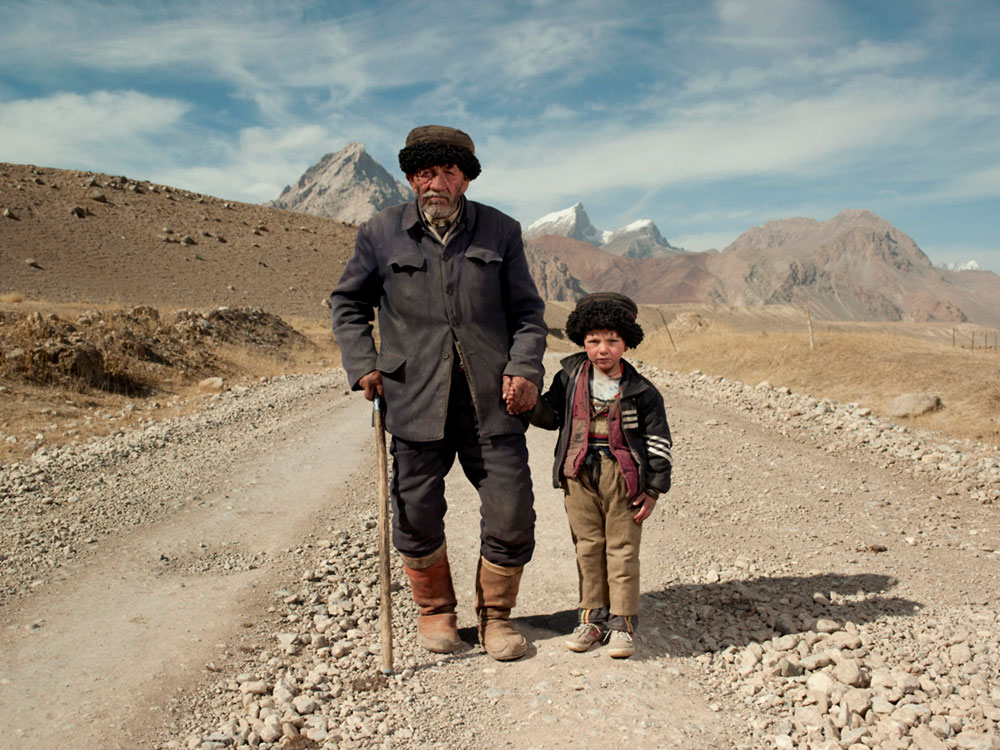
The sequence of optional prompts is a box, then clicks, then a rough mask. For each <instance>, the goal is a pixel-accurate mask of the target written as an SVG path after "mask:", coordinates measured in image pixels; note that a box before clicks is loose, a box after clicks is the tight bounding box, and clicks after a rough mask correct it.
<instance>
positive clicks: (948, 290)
mask: <svg viewBox="0 0 1000 750" xmlns="http://www.w3.org/2000/svg"><path fill="white" fill-rule="evenodd" d="M393 183H395V184H396V185H397V186H399V189H400V192H399V193H395V194H392V192H391V189H390V188H391V186H392V184H393ZM320 187H322V188H323V191H322V192H321V191H320ZM403 190H405V188H403V186H402V185H401V183H398V181H396V180H393V179H392V178H391V177H390V176H389V175H388V173H387V172H386V171H385V170H384V169H382V168H381V166H379V165H378V164H377V162H375V161H374V160H373V159H372V158H371V157H370V156H369V155H368V154H367V153H366V152H365V151H364V147H363V146H361V144H351V145H350V146H348V147H346V148H345V149H343V150H341V151H340V152H337V153H335V154H327V155H326V156H324V157H323V159H321V160H320V162H319V163H317V164H316V165H314V166H313V167H310V168H309V170H307V172H306V173H305V174H304V175H303V176H302V178H300V180H299V182H298V183H297V184H296V188H294V189H293V188H286V190H285V191H284V192H283V193H282V196H281V198H279V200H278V201H276V202H275V203H274V204H273V205H277V206H280V207H285V208H290V209H292V210H298V211H303V212H305V213H318V214H319V215H323V216H330V217H332V218H337V219H340V220H341V221H348V222H354V223H356V222H357V221H359V220H363V219H364V218H367V215H365V216H363V217H362V215H361V214H362V212H359V211H357V210H356V209H357V207H358V206H359V205H361V206H362V207H363V208H364V209H365V210H366V211H369V212H370V214H368V215H371V214H374V213H375V211H376V210H378V209H377V208H376V206H377V205H380V204H379V201H378V200H375V199H374V198H368V196H379V197H380V199H381V198H382V197H384V199H385V200H387V201H389V202H390V203H392V202H399V201H400V200H409V199H410V196H409V194H408V193H407V194H406V195H402V191H403ZM330 195H333V196H352V199H351V200H348V201H344V202H343V204H344V205H347V206H349V207H350V209H351V211H353V213H351V212H348V211H347V210H346V209H345V210H343V211H340V212H339V213H338V212H337V210H336V208H335V206H336V205H339V204H337V203H335V202H333V201H331V200H330V199H329V198H327V199H326V201H325V202H323V204H322V209H320V208H319V204H320V202H321V199H322V198H325V197H326V196H330ZM357 196H365V199H364V200H362V199H361V198H358V197H357ZM523 234H524V238H525V248H526V252H527V256H528V262H529V265H530V267H531V270H532V274H533V275H534V277H535V279H536V282H537V284H538V287H539V289H540V291H541V293H542V294H543V296H545V297H546V298H547V299H551V300H562V301H566V300H575V299H579V298H580V297H581V296H582V295H584V294H586V293H587V292H588V291H595V290H607V291H617V292H622V293H625V294H629V295H630V296H632V297H633V298H634V299H635V300H636V301H637V302H640V303H648V304H656V303H672V302H695V303H721V304H730V305H739V306H749V305H767V304H790V305H795V306H799V307H805V306H808V307H809V309H810V310H811V312H812V313H813V314H814V315H815V316H817V317H820V318H827V319H831V320H885V321H902V320H905V321H914V322H921V321H950V322H960V321H966V320H969V321H974V322H978V323H988V324H993V325H995V324H998V323H1000V309H997V304H996V300H998V299H1000V276H997V275H996V274H995V273H992V272H990V271H979V270H950V269H948V268H943V267H935V266H934V265H933V264H932V263H931V261H930V259H929V258H928V257H927V256H926V255H925V254H924V253H923V251H922V250H921V249H920V248H919V247H918V246H917V244H916V243H915V242H914V241H913V239H912V238H910V237H909V236H908V235H907V234H906V233H905V232H903V231H901V230H900V229H898V228H896V227H894V226H893V225H892V224H890V223H889V222H887V221H885V220H884V219H882V218H881V217H879V216H877V215H876V214H874V213H872V212H871V211H868V210H864V209H847V210H844V211H842V212H841V213H839V214H837V215H836V216H834V217H833V218H832V219H829V220H827V221H817V220H815V219H810V218H790V219H782V220H778V221H771V222H768V223H767V224H764V225H763V226H758V227H752V228H751V229H748V230H747V231H746V232H744V233H743V234H741V235H740V236H739V237H737V238H736V239H735V240H734V241H733V242H732V243H731V244H730V245H729V246H728V247H726V248H725V249H723V250H722V251H721V252H720V251H715V250H711V251H706V252H686V251H685V250H683V249H682V248H679V247H675V246H673V245H671V244H670V243H669V242H668V241H667V240H666V239H665V238H664V237H663V235H662V234H661V233H660V231H659V229H658V228H657V227H656V225H655V224H654V223H653V222H652V221H651V220H649V219H641V220H638V221H635V222H632V223H630V224H628V225H627V226H624V227H622V228H620V229H617V230H613V231H606V230H605V231H602V230H599V229H597V228H596V227H595V226H594V225H593V224H592V223H591V221H590V219H589V217H588V216H587V212H586V211H585V210H584V207H583V204H582V203H576V204H574V205H573V206H570V207H569V208H567V209H564V210H562V211H556V212H553V213H549V214H546V215H544V216H542V217H541V218H539V219H536V220H535V221H533V222H531V223H530V224H528V225H527V226H526V227H525V228H524V233H523ZM967 267H968V266H967Z"/></svg>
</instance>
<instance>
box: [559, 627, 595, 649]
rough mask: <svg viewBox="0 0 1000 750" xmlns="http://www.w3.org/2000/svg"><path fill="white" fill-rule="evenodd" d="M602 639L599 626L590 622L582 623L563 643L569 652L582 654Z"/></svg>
mask: <svg viewBox="0 0 1000 750" xmlns="http://www.w3.org/2000/svg"><path fill="white" fill-rule="evenodd" d="M603 638H604V633H603V632H602V631H601V628H600V626H598V625H595V624H594V623H592V622H582V623H580V624H579V625H577V626H576V630H574V631H573V632H572V633H570V634H569V636H568V637H567V638H566V640H565V641H564V643H565V644H566V648H568V649H569V650H570V651H576V652H577V653H582V652H583V651H586V650H587V649H588V648H590V647H591V646H593V645H594V644H595V643H597V642H598V641H600V640H602V639H603Z"/></svg>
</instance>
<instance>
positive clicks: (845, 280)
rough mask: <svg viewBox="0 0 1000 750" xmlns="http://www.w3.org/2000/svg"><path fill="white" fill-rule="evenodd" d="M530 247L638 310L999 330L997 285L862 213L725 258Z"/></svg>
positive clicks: (790, 223)
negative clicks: (951, 266) (674, 308)
mask: <svg viewBox="0 0 1000 750" xmlns="http://www.w3.org/2000/svg"><path fill="white" fill-rule="evenodd" d="M529 242H530V244H531V245H532V246H533V247H534V248H535V249H536V250H538V251H539V252H547V253H549V254H550V255H551V256H553V257H555V258H558V259H559V260H560V261H562V262H563V263H565V265H566V267H567V269H568V271H569V273H570V274H571V275H573V276H574V277H576V278H577V279H579V281H580V283H581V284H582V286H583V287H584V288H585V289H587V290H589V291H594V290H597V289H601V290H607V291H618V292H623V293H625V294H629V295H631V296H633V297H634V298H635V300H636V301H637V302H640V303H648V304H656V303H673V302H697V303H722V304H730V305H736V306H752V305H768V304H786V305H794V306H797V307H805V306H808V307H809V308H810V310H811V311H812V313H813V315H815V316H816V317H820V318H826V319H829V320H869V321H875V320H884V321H910V322H933V321H938V322H961V321H967V320H968V321H973V322H977V323H983V324H989V325H997V324H998V323H1000V309H998V306H997V305H996V302H995V301H996V300H998V299H1000V276H997V275H996V274H994V273H992V272H989V271H976V272H969V271H950V270H946V269H942V268H938V267H935V266H934V265H933V264H932V263H931V261H930V259H929V258H928V257H927V256H926V255H925V254H924V252H923V251H922V250H921V249H920V248H919V247H918V246H917V244H916V243H915V242H914V241H913V239H912V238H911V237H909V236H908V235H907V234H906V233H905V232H903V231H901V230H900V229H898V228H896V227H895V226H893V225H892V224H890V223H889V222H888V221H886V220H885V219H883V218H881V217H880V216H878V215H876V214H874V213H873V212H871V211H869V210H867V209H847V210H844V211H842V212H840V213H839V214H837V215H836V216H835V217H833V218H832V219H829V220H827V221H817V220H815V219H809V218H791V219H782V220H779V221H772V222H768V223H767V224H764V225H763V226H759V227H752V228H751V229H749V230H747V231H746V232H744V233H743V234H741V235H740V236H739V237H737V238H736V239H735V240H734V241H733V242H732V243H731V244H730V245H729V246H728V247H726V248H725V250H723V251H722V252H704V253H674V254H672V255H670V256H668V257H660V258H634V257H615V256H612V255H610V254H609V253H607V252H604V251H602V250H599V249H598V248H597V247H595V246H594V245H592V244H589V243H583V242H580V241H578V240H573V239H571V238H569V237H567V236H556V235H553V234H549V235H544V236H539V237H535V238H533V239H531V240H529Z"/></svg>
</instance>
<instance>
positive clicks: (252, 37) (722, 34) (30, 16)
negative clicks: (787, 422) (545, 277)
mask: <svg viewBox="0 0 1000 750" xmlns="http://www.w3.org/2000/svg"><path fill="white" fill-rule="evenodd" d="M0 18H2V19H3V21H2V23H0V161H11V162H20V163H32V164H39V165H45V166H52V167H60V168H69V169H90V170H96V171H102V172H108V173H112V174H126V175H128V176H129V177H134V178H137V179H149V180H153V181H156V182H162V183H167V184H171V185H176V186H179V187H185V188H189V189H193V190H197V191H199V192H204V193H209V194H212V195H216V196H219V197H222V198H228V199H234V200H246V201H253V202H261V201H265V200H269V199H272V198H276V197H277V196H278V194H279V193H280V191H281V190H282V188H283V187H284V186H285V185H286V184H288V183H291V182H294V181H295V180H296V179H297V178H298V177H299V175H301V173H302V172H303V171H304V170H305V169H306V168H307V167H308V166H309V165H311V164H313V163H315V162H316V161H317V160H318V159H319V158H320V157H321V156H322V155H323V154H325V153H328V152H330V151H336V150H338V149H340V148H342V147H343V146H345V145H347V144H348V143H350V142H352V141H361V142H362V143H364V144H365V146H366V147H367V149H368V151H369V152H370V153H371V154H372V155H373V156H374V157H375V158H376V159H377V160H378V161H379V162H381V163H382V164H383V165H384V166H386V167H387V168H388V169H389V170H390V171H391V172H393V173H394V174H396V173H398V168H397V162H396V153H397V152H398V150H399V148H400V147H401V145H402V141H403V139H404V138H405V136H406V133H407V132H408V131H409V129H410V128H411V127H413V126H414V125H420V124H427V123H442V124H451V125H455V126H457V127H460V128H462V129H463V130H466V131H467V132H468V133H469V134H471V135H472V137H473V138H474V139H475V141H476V148H477V154H478V155H479V157H480V160H481V161H482V163H483V174H482V176H481V177H480V178H479V179H478V180H476V181H475V182H474V183H473V184H472V186H471V188H470V192H469V195H470V197H473V198H475V199H476V200H481V201H484V202H487V203H492V204H494V205H496V206H498V207H500V208H502V209H504V210H506V211H508V212H509V213H511V214H512V215H513V216H515V217H516V218H518V219H520V220H521V221H522V222H523V223H525V224H526V223H529V222H531V221H533V220H534V219H536V218H538V217H539V216H541V215H543V214H545V213H548V212H550V211H553V210H557V209H562V208H566V207H568V206H570V205H572V204H573V203H575V202H577V201H582V202H583V204H584V206H585V207H586V209H587V213H588V214H589V215H590V217H591V220H592V221H593V223H594V224H595V225H596V226H597V227H598V228H600V229H614V228H617V227H619V226H622V225H624V224H627V223H629V222H631V221H633V220H635V219H639V218H651V219H653V220H654V221H655V222H656V224H657V226H658V227H659V228H660V230H661V231H662V232H663V234H664V235H665V236H666V237H667V238H668V239H669V240H670V241H671V242H673V243H674V244H677V245H681V246H684V247H686V248H687V249H689V250H704V249H707V248H709V247H716V248H719V249H721V248H723V247H724V246H725V245H726V244H728V243H729V242H730V241H731V240H732V239H734V238H735V237H736V236H737V235H738V234H739V233H740V232H742V231H744V230H746V229H748V228H749V227H751V226H753V225H756V224H762V223H764V222H766V221H770V220H773V219H781V218H787V217H791V216H808V217H811V218H815V219H819V220H825V219H829V218H831V217H832V216H834V215H835V214H837V213H838V212H839V211H841V210H842V209H844V208H868V209H871V210H873V211H875V212H876V213H877V214H879V215H881V216H882V217H883V218H885V219H887V220H888V221H890V222H892V223H893V224H895V225H896V226H897V227H899V228H900V229H902V230H903V231H905V232H906V233H908V234H909V235H910V236H911V237H913V238H914V239H915V240H916V241H917V244H919V245H920V246H921V248H922V249H923V250H924V251H925V252H926V253H927V254H928V255H929V256H930V257H931V259H932V260H934V261H935V262H942V261H959V262H961V261H966V260H969V259H976V260H977V261H978V262H979V263H980V264H981V265H982V266H983V267H985V268H990V269H991V270H994V271H998V272H1000V218H998V217H1000V56H998V52H997V49H998V47H1000V45H998V44H997V39H1000V3H997V2H996V1H995V0H948V1H944V0H928V1H926V2H924V1H921V0H913V1H905V2H904V1H899V2H894V1H892V0H879V1H878V2H871V1H870V0H857V1H856V2H850V1H847V0H843V1H841V2H824V1H822V0H811V1H810V0H716V1H715V2H702V1H697V2H696V1H694V0H691V1H690V2H686V1H680V0H679V1H676V2H666V1H664V2H649V0H644V1H643V2H628V1H623V2H609V1H608V0H603V1H599V0H592V1H589V0H583V1H579V2H560V1H558V0H551V1H546V0H537V1H534V2H503V1H502V0H494V1H493V2H490V3H486V2H478V3H464V4H463V3H455V2H420V1H418V0H414V1H412V2H374V1H367V2H360V1H359V2H353V1H345V2H294V1H293V2H273V1H271V2H256V1H255V0H247V1H245V2H228V3H212V2H205V1H204V0H203V1H202V2H185V1H184V0H175V1H173V2H162V3H156V2H129V3H124V2H121V3H117V2H97V1H95V0H88V1H81V2H73V1H72V0H62V1H58V2H57V1H54V0H31V1H30V2H10V0H0Z"/></svg>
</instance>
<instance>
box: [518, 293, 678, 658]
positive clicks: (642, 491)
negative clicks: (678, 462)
mask: <svg viewBox="0 0 1000 750" xmlns="http://www.w3.org/2000/svg"><path fill="white" fill-rule="evenodd" d="M637 313H638V307H636V304H635V302H633V301H632V300H631V299H629V298H628V297H626V296H624V295H621V294H614V293H611V292H602V293H597V294H590V295H587V296H586V297H584V298H583V299H581V300H580V301H579V302H578V303H577V306H576V309H575V310H573V312H572V313H571V314H570V316H569V320H568V321H567V322H566V335H567V336H569V338H570V340H572V341H573V342H574V343H576V344H579V345H580V346H582V347H583V348H584V351H583V352H580V353H578V354H573V355H571V356H569V357H566V358H565V359H563V360H562V369H561V370H560V371H559V372H558V373H557V374H556V376H555V378H554V379H553V381H552V386H551V387H550V388H549V391H548V392H547V393H546V394H545V395H544V396H542V397H541V398H540V399H539V400H538V404H537V405H536V406H535V408H534V410H533V412H532V414H531V423H532V424H534V425H537V426H539V427H544V428H546V429H550V430H554V429H558V430H559V439H558V441H557V442H556V451H555V454H556V458H555V465H554V467H553V472H552V474H553V477H552V478H553V482H554V484H555V486H556V487H562V489H563V491H564V492H565V494H566V515H567V516H568V518H569V527H570V532H571V534H572V537H573V544H574V545H575V547H576V566H577V571H578V573H579V584H580V604H579V615H580V624H579V625H578V626H577V628H576V629H575V630H574V631H573V633H572V634H571V635H570V636H569V637H568V638H567V639H566V641H565V643H566V647H567V648H569V649H570V650H571V651H586V650H587V649H589V648H590V647H591V645H593V644H594V643H596V642H598V641H600V640H606V641H607V643H608V654H609V655H610V656H612V657H614V658H618V659H622V658H628V657H629V656H631V655H632V653H633V651H634V650H635V645H634V640H633V635H634V633H635V628H636V625H637V617H638V612H639V540H640V537H641V534H642V525H641V524H642V522H643V521H645V520H646V519H647V518H649V515H650V513H652V512H653V508H654V507H655V505H656V501H657V499H658V498H659V496H660V494H662V493H664V492H666V491H667V490H669V489H670V468H671V456H670V449H671V445H672V441H671V439H670V428H669V427H668V426H667V415H666V412H665V411H664V408H663V397H662V396H661V395H660V392H659V391H658V390H657V389H656V387H655V386H654V385H653V384H652V383H650V382H649V381H648V380H646V378H644V377H643V376H642V375H640V374H639V373H638V372H636V370H635V368H634V367H632V365H630V364H629V363H628V362H626V361H625V360H624V359H622V354H624V353H625V351H626V350H627V349H630V348H633V347H636V346H638V345H639V343H640V342H641V341H642V335H643V334H642V328H640V327H639V325H638V324H637V323H636V322H635V318H636V315H637Z"/></svg>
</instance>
